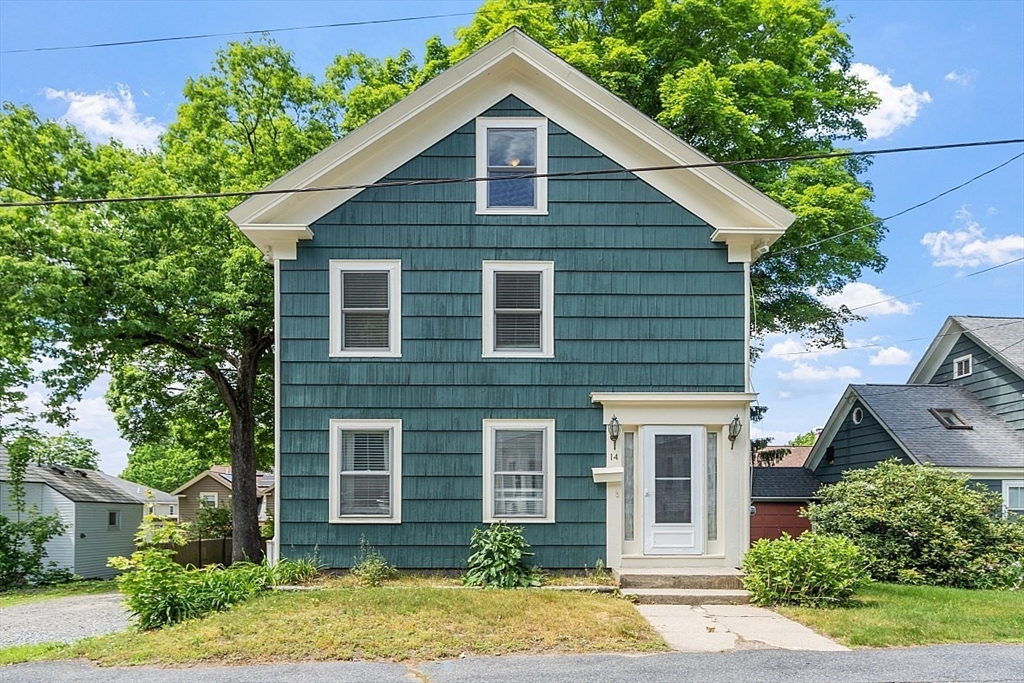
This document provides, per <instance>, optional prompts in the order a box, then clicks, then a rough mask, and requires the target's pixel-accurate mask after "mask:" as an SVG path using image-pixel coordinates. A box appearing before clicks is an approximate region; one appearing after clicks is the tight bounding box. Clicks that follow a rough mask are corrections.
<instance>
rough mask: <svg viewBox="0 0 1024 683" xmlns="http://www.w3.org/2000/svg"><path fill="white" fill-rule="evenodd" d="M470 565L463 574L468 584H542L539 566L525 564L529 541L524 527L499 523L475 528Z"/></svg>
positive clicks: (491, 586) (504, 586)
mask: <svg viewBox="0 0 1024 683" xmlns="http://www.w3.org/2000/svg"><path fill="white" fill-rule="evenodd" d="M469 545H470V549H471V550H473V554H472V555H470V556H469V560H468V563H467V564H468V567H467V569H466V573H465V575H464V576H463V577H462V583H463V584H465V585H467V586H482V587H485V588H529V587H535V586H539V585H540V581H541V572H540V569H539V568H538V567H531V566H529V565H527V564H526V558H527V557H530V556H532V555H533V553H531V552H528V550H529V548H530V544H529V543H527V542H526V539H525V538H523V528H522V527H512V526H509V525H507V524H505V523H504V522H497V523H496V524H492V525H490V526H489V527H487V528H486V529H479V528H477V529H473V537H472V539H471V540H470V543H469Z"/></svg>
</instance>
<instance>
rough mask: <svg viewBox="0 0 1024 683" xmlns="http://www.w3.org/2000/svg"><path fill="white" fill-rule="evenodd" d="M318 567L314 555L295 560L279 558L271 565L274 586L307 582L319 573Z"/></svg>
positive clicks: (318, 564) (318, 563)
mask: <svg viewBox="0 0 1024 683" xmlns="http://www.w3.org/2000/svg"><path fill="white" fill-rule="evenodd" d="M320 568H321V567H320V562H319V561H318V560H317V558H316V556H315V555H314V556H313V557H301V558H299V559H297V560H279V561H278V562H277V564H275V565H274V567H273V582H274V585H275V586H296V585H299V584H303V583H309V582H310V581H312V580H313V579H315V578H316V576H317V574H319V573H320Z"/></svg>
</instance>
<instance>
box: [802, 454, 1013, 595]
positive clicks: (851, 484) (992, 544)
mask: <svg viewBox="0 0 1024 683" xmlns="http://www.w3.org/2000/svg"><path fill="white" fill-rule="evenodd" d="M818 495H819V499H820V500H819V502H817V503H813V504H811V505H810V506H809V507H808V511H807V516H808V517H809V518H810V520H811V523H812V525H813V528H814V530H815V532H818V533H823V534H833V535H839V536H844V537H845V538H848V539H849V540H851V541H853V542H854V543H855V544H857V545H858V546H859V547H860V548H861V549H863V551H864V552H865V554H866V555H867V556H868V557H869V559H870V560H871V575H872V576H873V577H874V578H875V579H877V580H879V581H886V582H892V583H906V584H925V585H933V586H952V587H956V588H1013V587H1020V586H1021V583H1022V581H1024V578H1022V574H1024V570H1022V566H1024V522H1022V521H1020V520H1017V521H1007V520H1005V519H1002V517H1001V516H1000V515H1001V512H1002V500H1001V497H1000V496H999V495H998V494H993V493H991V492H989V491H988V490H986V489H984V487H982V486H980V485H971V484H970V483H969V482H968V480H967V478H966V477H964V476H962V475H958V474H955V473H952V472H950V471H948V470H945V469H941V468H937V467H933V466H931V465H924V466H921V465H901V464H899V462H898V461H896V460H890V461H887V462H884V463H881V464H879V465H877V466H876V467H873V468H871V469H861V470H850V471H847V472H845V473H844V474H843V478H842V479H841V480H840V481H839V482H838V483H835V484H832V485H831V486H826V487H823V488H822V489H821V491H819V494H818Z"/></svg>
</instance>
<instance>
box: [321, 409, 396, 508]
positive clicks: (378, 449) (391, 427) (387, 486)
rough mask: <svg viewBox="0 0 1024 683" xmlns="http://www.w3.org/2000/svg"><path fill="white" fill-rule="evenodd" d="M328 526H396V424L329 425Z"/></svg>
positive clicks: (341, 422) (344, 422)
mask: <svg viewBox="0 0 1024 683" xmlns="http://www.w3.org/2000/svg"><path fill="white" fill-rule="evenodd" d="M330 476H331V489H330V506H331V514H330V521H332V522H363V523H366V522H377V523H385V524H397V523H399V522H401V521H402V519H401V510H402V421H401V420H331V462H330Z"/></svg>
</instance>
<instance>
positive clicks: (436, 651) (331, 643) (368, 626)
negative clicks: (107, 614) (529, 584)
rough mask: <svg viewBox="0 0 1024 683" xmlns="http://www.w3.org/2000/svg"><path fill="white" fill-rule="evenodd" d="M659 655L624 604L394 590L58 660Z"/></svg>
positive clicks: (71, 653) (285, 601)
mask: <svg viewBox="0 0 1024 683" xmlns="http://www.w3.org/2000/svg"><path fill="white" fill-rule="evenodd" d="M666 649H667V647H666V645H665V643H664V641H663V640H662V639H661V637H660V636H658V635H657V633H656V632H655V631H653V630H652V629H651V627H650V626H649V625H648V623H647V622H646V621H645V620H644V619H643V617H641V616H640V615H639V614H638V613H637V612H636V610H635V609H633V607H632V605H631V604H629V603H628V602H625V601H623V600H619V599H616V598H611V597H608V596H602V595H591V594H579V593H575V594H565V593H562V592H559V591H545V590H519V591H490V590H471V589H459V588H443V587H431V588H402V587H394V586H391V587H384V588H373V589H356V588H328V589H324V590H319V591H308V592H301V593H272V594H267V595H264V596H261V597H258V598H256V599H254V600H252V601H250V602H249V603H247V604H245V605H242V606H240V607H237V608H235V609H232V610H230V611H228V612H222V613H219V614H213V615H210V616H208V617H206V618H205V619H201V620H196V621H192V622H186V623H183V624H179V625H177V626H173V627H170V628H166V629H161V630H158V631H151V632H148V633H119V634H113V635H109V636H103V637H99V638H91V639H88V640H85V641H81V642H80V643H78V644H76V645H72V646H70V647H68V648H66V649H65V650H63V651H61V653H60V655H59V656H64V657H86V658H88V659H91V660H93V661H96V662H97V663H100V664H103V665H131V664H163V665H171V666H174V665H188V664H197V663H207V664H209V663H213V664H249V663H258V662H281V661H317V660H321V661H323V660H390V661H423V660H433V659H444V658H450V657H457V656H459V655H460V654H462V653H466V654H470V655H506V654H527V653H529V654H538V653H577V652H660V651H664V650H666Z"/></svg>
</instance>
